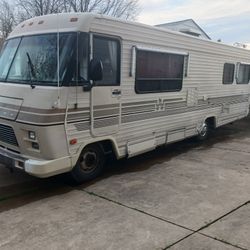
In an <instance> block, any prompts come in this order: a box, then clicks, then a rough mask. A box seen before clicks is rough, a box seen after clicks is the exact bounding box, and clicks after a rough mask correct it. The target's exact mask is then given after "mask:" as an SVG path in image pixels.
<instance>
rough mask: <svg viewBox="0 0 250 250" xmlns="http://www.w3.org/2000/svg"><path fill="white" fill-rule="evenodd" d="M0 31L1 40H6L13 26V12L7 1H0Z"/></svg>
mask: <svg viewBox="0 0 250 250" xmlns="http://www.w3.org/2000/svg"><path fill="white" fill-rule="evenodd" d="M0 25H1V26H0V31H1V34H2V36H3V38H6V37H7V36H8V35H9V33H10V32H11V31H12V29H13V26H14V25H15V10H14V7H13V6H12V5H10V4H9V3H8V2H7V1H5V0H1V1H0Z"/></svg>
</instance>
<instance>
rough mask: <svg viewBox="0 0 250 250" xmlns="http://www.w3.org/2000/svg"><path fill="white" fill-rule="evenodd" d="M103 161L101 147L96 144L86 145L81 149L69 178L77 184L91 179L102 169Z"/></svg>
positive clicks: (103, 156)
mask: <svg viewBox="0 0 250 250" xmlns="http://www.w3.org/2000/svg"><path fill="white" fill-rule="evenodd" d="M104 163H105V155H104V152H103V149H102V147H101V146H100V145H98V144H92V145H88V146H86V147H85V148H84V149H83V151H82V153H81V154H80V156H79V159H78V161H77V163H76V165H75V167H74V168H73V169H72V171H71V173H70V175H71V178H72V179H73V181H74V182H75V183H77V184H81V183H83V182H85V181H90V180H93V179H95V178H96V177H97V176H99V175H100V174H101V172H102V171H103V168H104Z"/></svg>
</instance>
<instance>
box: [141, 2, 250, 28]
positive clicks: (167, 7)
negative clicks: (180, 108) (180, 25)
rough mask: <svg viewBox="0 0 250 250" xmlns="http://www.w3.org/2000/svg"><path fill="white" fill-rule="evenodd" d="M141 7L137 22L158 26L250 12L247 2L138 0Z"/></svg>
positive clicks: (249, 5)
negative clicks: (184, 20)
mask: <svg viewBox="0 0 250 250" xmlns="http://www.w3.org/2000/svg"><path fill="white" fill-rule="evenodd" d="M140 4H141V7H142V12H141V15H140V16H139V18H138V21H140V22H142V23H147V24H158V23H164V22H169V21H175V20H181V19H186V18H193V19H194V20H197V21H199V22H203V21H204V22H205V21H206V20H208V19H215V18H222V17H228V16H237V15H240V14H241V13H244V12H248V11H249V12H250V4H249V0H230V1H228V0H210V1H204V0H186V1H185V0H179V1H178V0H176V3H175V2H174V1H173V0H165V1H164V0H140Z"/></svg>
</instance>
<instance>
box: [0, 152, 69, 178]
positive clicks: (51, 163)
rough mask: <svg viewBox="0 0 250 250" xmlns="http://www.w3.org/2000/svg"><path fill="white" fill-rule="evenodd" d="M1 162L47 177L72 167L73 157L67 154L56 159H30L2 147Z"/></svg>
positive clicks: (64, 171)
mask: <svg viewBox="0 0 250 250" xmlns="http://www.w3.org/2000/svg"><path fill="white" fill-rule="evenodd" d="M0 163H2V164H4V165H6V166H7V167H11V168H19V169H22V170H24V171H25V172H27V173H28V174H30V175H33V176H36V177H39V178H45V177H50V176H53V175H58V174H61V173H66V172H68V171H70V170H71V169H72V162H71V157H69V156H66V157H63V158H58V159H54V160H40V159H39V160H38V159H29V158H28V157H24V156H22V155H20V154H18V153H15V152H12V151H9V150H8V149H5V148H1V147H0Z"/></svg>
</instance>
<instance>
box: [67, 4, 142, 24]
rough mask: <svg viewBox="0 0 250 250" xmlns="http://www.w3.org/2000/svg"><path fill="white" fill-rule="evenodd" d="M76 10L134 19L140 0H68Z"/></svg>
mask: <svg viewBox="0 0 250 250" xmlns="http://www.w3.org/2000/svg"><path fill="white" fill-rule="evenodd" d="M67 2H68V4H69V6H70V7H71V8H72V10H73V11H75V12H96V13H99V14H106V15H110V16H114V17H119V18H123V19H127V20H134V19H135V18H136V16H137V15H138V13H139V4H138V0H68V1H67Z"/></svg>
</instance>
